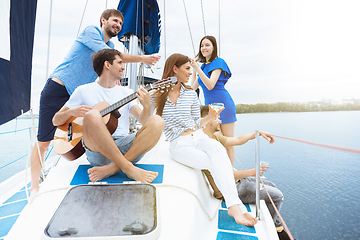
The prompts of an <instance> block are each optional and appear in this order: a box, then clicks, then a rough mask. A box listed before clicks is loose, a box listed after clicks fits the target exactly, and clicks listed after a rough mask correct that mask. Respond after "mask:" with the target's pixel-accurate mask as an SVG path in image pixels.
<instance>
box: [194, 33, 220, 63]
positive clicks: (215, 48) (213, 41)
mask: <svg viewBox="0 0 360 240" xmlns="http://www.w3.org/2000/svg"><path fill="white" fill-rule="evenodd" d="M204 39H208V40H209V41H210V42H211V43H212V45H213V52H212V53H211V57H210V61H209V62H212V61H214V59H215V58H217V57H218V53H217V43H216V38H215V37H213V36H205V37H203V38H202V39H201V41H200V44H199V52H198V54H197V55H196V60H198V61H199V62H206V59H205V57H204V56H203V55H202V53H201V43H202V41H203V40H204Z"/></svg>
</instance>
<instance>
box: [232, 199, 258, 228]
mask: <svg viewBox="0 0 360 240" xmlns="http://www.w3.org/2000/svg"><path fill="white" fill-rule="evenodd" d="M228 214H229V215H230V216H232V217H233V218H234V219H235V222H236V223H237V224H241V225H246V226H248V227H252V226H254V225H255V224H256V223H257V221H258V220H257V219H256V218H253V217H252V216H251V214H250V213H245V214H243V213H242V212H241V210H240V207H239V205H237V204H236V205H233V206H231V207H229V208H228Z"/></svg>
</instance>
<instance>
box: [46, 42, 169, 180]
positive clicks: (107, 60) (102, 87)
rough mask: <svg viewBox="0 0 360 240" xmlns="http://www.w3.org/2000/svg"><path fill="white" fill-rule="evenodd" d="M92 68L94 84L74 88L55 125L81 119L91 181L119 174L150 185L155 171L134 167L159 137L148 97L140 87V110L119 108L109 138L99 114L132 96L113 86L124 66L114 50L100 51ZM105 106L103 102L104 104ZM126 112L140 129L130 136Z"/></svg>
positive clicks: (157, 120) (161, 123) (159, 128)
mask: <svg viewBox="0 0 360 240" xmlns="http://www.w3.org/2000/svg"><path fill="white" fill-rule="evenodd" d="M93 67H94V70H95V72H96V73H97V75H98V76H99V79H98V80H97V81H96V82H93V83H89V84H85V85H82V86H79V87H78V88H76V90H75V91H74V93H73V94H72V95H71V96H70V99H69V100H68V101H67V102H66V103H65V105H64V106H63V107H62V108H61V109H60V110H59V111H58V112H57V113H56V114H55V116H54V118H53V124H54V125H55V126H59V125H63V124H65V123H66V122H67V121H68V120H69V119H70V118H73V117H83V129H82V134H83V144H84V146H85V153H86V157H87V159H88V161H89V162H90V163H91V164H92V165H94V167H92V168H90V169H89V170H88V173H89V178H90V180H91V181H92V182H96V181H100V180H102V179H104V178H107V177H109V176H111V175H114V174H115V173H117V172H119V171H123V172H124V173H125V174H126V175H127V176H128V177H129V178H131V179H134V180H136V181H141V182H143V183H150V182H152V181H153V180H154V179H155V178H156V176H157V175H158V173H157V172H151V171H146V170H143V169H141V168H138V167H136V166H134V164H135V163H136V162H137V161H139V160H140V159H141V158H142V156H143V155H144V154H145V153H146V152H147V151H149V150H150V149H152V148H153V147H154V146H155V145H156V143H157V142H158V140H159V139H160V136H161V131H162V129H163V127H164V124H165V123H164V120H163V119H162V118H161V117H160V116H158V115H153V116H151V117H150V115H151V103H150V96H149V93H148V91H147V90H145V89H144V88H140V89H139V90H138V91H137V92H136V97H137V98H138V99H139V102H140V104H141V105H142V106H143V109H142V110H141V109H140V107H139V106H138V105H137V104H136V103H135V102H134V101H133V102H129V103H128V104H126V105H125V106H123V107H121V108H120V109H119V112H120V115H121V117H120V118H119V119H118V120H117V121H118V124H117V128H116V130H115V132H114V133H113V134H112V135H111V133H110V132H109V130H108V128H107V126H106V120H104V119H105V117H104V118H103V117H102V116H101V114H100V112H99V110H102V109H103V108H104V107H106V106H108V105H105V106H104V105H103V101H105V102H107V103H108V104H110V105H111V104H113V103H115V102H116V101H118V100H119V99H122V98H124V97H126V96H127V95H130V94H132V93H133V91H132V90H131V89H128V88H125V87H122V86H118V85H116V84H115V82H116V81H117V80H119V79H120V78H121V75H122V72H123V71H124V69H125V67H124V65H123V61H122V58H121V53H120V52H119V51H117V50H115V49H103V50H100V51H99V52H97V53H96V54H95V55H94V58H93ZM105 104H106V103H105ZM129 113H131V114H132V115H133V116H134V117H135V118H136V119H137V120H138V121H139V122H140V123H141V124H142V125H143V126H142V128H141V129H140V130H139V131H138V132H137V133H134V134H128V132H129Z"/></svg>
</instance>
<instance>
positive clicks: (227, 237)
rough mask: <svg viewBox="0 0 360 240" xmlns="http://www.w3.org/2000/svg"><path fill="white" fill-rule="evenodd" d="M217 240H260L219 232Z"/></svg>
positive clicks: (253, 237)
mask: <svg viewBox="0 0 360 240" xmlns="http://www.w3.org/2000/svg"><path fill="white" fill-rule="evenodd" d="M216 240H258V238H257V237H255V236H249V235H244V234H236V233H229V232H218V235H217V238H216Z"/></svg>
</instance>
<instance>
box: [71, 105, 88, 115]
mask: <svg viewBox="0 0 360 240" xmlns="http://www.w3.org/2000/svg"><path fill="white" fill-rule="evenodd" d="M91 109H92V107H89V106H85V105H81V106H79V107H76V108H71V109H70V111H71V115H72V116H74V117H84V115H85V113H87V112H88V111H90V110H91Z"/></svg>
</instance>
